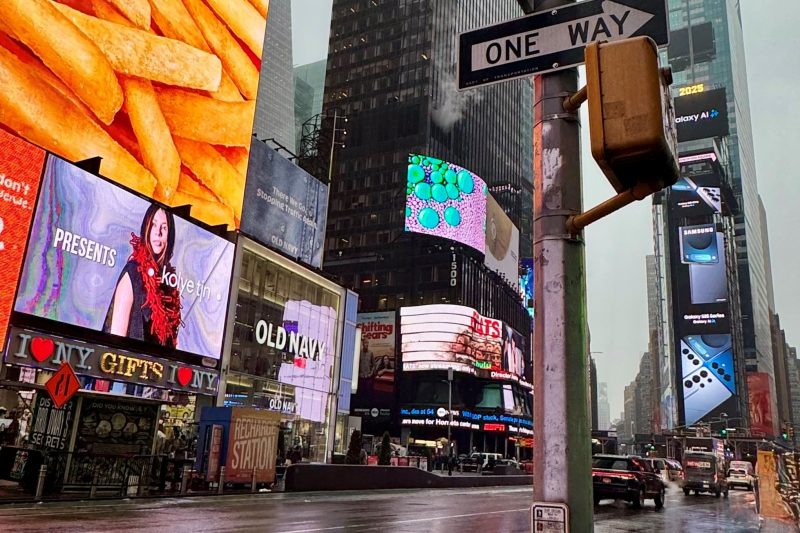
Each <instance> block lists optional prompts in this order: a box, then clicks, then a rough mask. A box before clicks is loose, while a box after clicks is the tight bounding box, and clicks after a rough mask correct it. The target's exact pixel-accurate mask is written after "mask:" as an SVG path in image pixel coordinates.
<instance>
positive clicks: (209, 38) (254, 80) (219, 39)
mask: <svg viewBox="0 0 800 533" xmlns="http://www.w3.org/2000/svg"><path fill="white" fill-rule="evenodd" d="M183 4H184V5H185V6H186V8H187V9H188V10H189V13H190V14H191V15H192V18H193V19H194V21H195V22H196V23H197V26H198V27H199V28H200V31H201V32H202V33H203V37H205V39H206V42H207V43H208V45H209V46H210V47H211V49H212V50H213V51H214V53H215V54H217V56H219V58H220V59H221V60H222V64H223V65H224V66H225V70H226V71H227V72H228V74H230V76H231V79H233V82H234V83H235V84H236V86H237V87H238V88H239V92H241V93H242V94H243V95H244V97H245V98H246V99H248V100H255V98H256V95H257V94H258V70H257V69H256V67H255V65H253V62H252V61H251V60H250V57H249V56H248V55H247V53H246V52H245V51H244V50H242V48H241V46H239V43H237V42H236V39H234V38H233V36H232V35H231V34H230V32H229V31H228V29H227V28H226V27H225V25H224V24H222V22H220V21H219V19H217V17H216V15H214V13H213V12H212V11H211V10H210V9H209V8H208V6H206V5H205V4H204V3H203V0H183Z"/></svg>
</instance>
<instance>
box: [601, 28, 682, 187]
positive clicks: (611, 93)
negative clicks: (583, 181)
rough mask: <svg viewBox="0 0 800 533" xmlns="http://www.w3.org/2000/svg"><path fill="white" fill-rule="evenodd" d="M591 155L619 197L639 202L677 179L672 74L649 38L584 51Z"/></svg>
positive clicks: (624, 41) (676, 144)
mask: <svg viewBox="0 0 800 533" xmlns="http://www.w3.org/2000/svg"><path fill="white" fill-rule="evenodd" d="M586 79H587V86H586V88H587V95H586V96H587V99H588V101H589V128H590V133H591V144H592V155H593V156H594V159H595V160H596V161H597V164H598V165H599V166H600V168H601V170H602V171H603V173H604V174H605V175H606V177H607V178H608V180H609V182H611V185H612V186H613V187H614V189H615V190H616V191H617V192H618V193H622V192H625V191H630V190H634V191H635V194H636V196H637V199H638V198H644V197H645V196H647V195H648V194H652V193H654V192H656V191H659V190H661V189H663V188H664V187H668V186H670V185H672V184H673V183H675V182H676V181H677V179H678V174H679V170H678V158H677V153H678V142H677V134H676V130H675V111H674V109H673V103H672V97H671V95H670V90H669V86H670V85H671V84H672V72H671V71H670V70H669V69H668V68H667V69H661V68H659V61H658V47H657V46H656V43H655V41H653V40H652V39H651V38H649V37H636V38H632V39H625V40H622V41H615V42H610V43H598V42H593V43H591V44H589V45H588V46H587V47H586Z"/></svg>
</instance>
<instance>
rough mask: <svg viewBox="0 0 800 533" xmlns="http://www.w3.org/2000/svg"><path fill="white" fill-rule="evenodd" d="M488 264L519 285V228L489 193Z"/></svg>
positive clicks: (507, 280)
mask: <svg viewBox="0 0 800 533" xmlns="http://www.w3.org/2000/svg"><path fill="white" fill-rule="evenodd" d="M485 264H486V266H487V267H488V268H489V269H491V270H493V271H495V272H497V273H499V274H500V275H501V276H503V277H504V278H505V280H506V283H508V284H509V285H511V286H512V287H513V288H514V289H517V288H518V287H519V229H518V228H517V227H516V226H515V225H514V223H513V222H511V219H510V218H509V217H508V215H507V214H506V213H505V211H503V208H502V207H500V204H498V203H497V200H495V199H494V197H493V196H492V195H491V194H489V195H487V197H486V258H485Z"/></svg>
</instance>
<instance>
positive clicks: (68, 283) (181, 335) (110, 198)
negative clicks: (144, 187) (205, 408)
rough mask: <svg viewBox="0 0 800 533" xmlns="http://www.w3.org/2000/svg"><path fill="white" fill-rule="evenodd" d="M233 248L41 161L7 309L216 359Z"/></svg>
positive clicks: (78, 173)
mask: <svg viewBox="0 0 800 533" xmlns="http://www.w3.org/2000/svg"><path fill="white" fill-rule="evenodd" d="M233 255H234V245H233V244H232V243H230V242H228V241H227V240H225V239H222V238H220V237H218V236H216V235H214V234H213V233H211V232H209V231H207V230H205V229H203V228H200V227H199V226H197V225H195V224H192V223H190V222H187V221H186V220H183V219H181V218H179V217H176V216H175V215H173V214H172V213H171V212H170V211H169V210H168V209H166V208H163V207H161V206H159V205H158V204H153V203H151V202H149V201H147V200H145V199H143V198H141V197H139V196H136V195H134V194H131V193H129V192H127V191H125V190H123V189H121V188H119V187H117V186H115V185H114V184H113V183H110V182H107V181H105V180H103V179H101V178H98V177H96V176H94V175H92V174H89V173H88V172H85V171H83V170H81V169H79V168H78V167H75V166H74V165H72V164H70V163H67V162H66V161H64V160H62V159H60V158H57V157H55V156H49V157H48V160H47V165H46V168H45V171H44V177H43V179H42V186H41V194H40V198H39V204H38V208H37V210H36V214H35V217H34V222H33V228H32V230H31V236H30V241H29V245H28V252H27V255H26V258H25V264H24V269H23V271H22V276H21V278H20V286H19V292H18V295H17V300H16V303H15V306H14V310H15V311H17V312H19V313H24V314H28V315H34V316H37V317H41V318H47V319H50V320H55V321H58V322H62V323H65V324H70V325H74V326H80V327H84V328H88V329H92V330H95V331H101V332H104V333H108V334H111V335H118V336H121V337H128V338H131V339H137V340H139V341H144V342H145V343H148V344H151V345H158V346H162V347H167V348H174V349H177V350H180V351H183V352H187V353H190V354H195V355H199V356H203V357H210V358H213V359H219V357H220V352H221V349H222V340H223V330H224V328H223V327H222V324H225V316H226V313H227V307H228V295H229V287H230V280H231V270H232V266H233Z"/></svg>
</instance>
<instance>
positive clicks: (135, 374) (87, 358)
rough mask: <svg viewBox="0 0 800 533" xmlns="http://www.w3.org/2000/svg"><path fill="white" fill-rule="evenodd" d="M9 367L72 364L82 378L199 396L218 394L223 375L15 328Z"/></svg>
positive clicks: (8, 354)
mask: <svg viewBox="0 0 800 533" xmlns="http://www.w3.org/2000/svg"><path fill="white" fill-rule="evenodd" d="M5 360H6V363H8V364H11V365H20V366H27V367H33V368H40V369H42V370H49V371H55V370H58V369H59V367H60V366H61V364H62V363H69V364H70V365H72V367H73V368H74V370H75V372H76V373H77V374H79V375H83V376H90V377H93V378H99V379H104V380H112V381H120V382H123V383H135V384H137V385H145V386H149V387H158V388H162V389H170V390H175V391H185V392H191V393H196V394H216V391H217V384H218V382H219V372H217V371H216V370H211V369H207V368H202V367H199V366H194V365H186V364H183V363H177V362H173V361H166V360H163V359H158V358H156V357H151V356H147V355H141V354H135V355H134V354H132V353H130V352H126V351H124V350H116V349H111V348H108V347H106V346H99V345H96V344H88V343H85V342H81V341H77V340H72V339H63V338H61V337H56V336H54V335H47V334H43V333H39V332H36V331H32V330H26V329H21V328H11V339H10V342H9V345H8V351H7V352H6V355H5Z"/></svg>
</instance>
